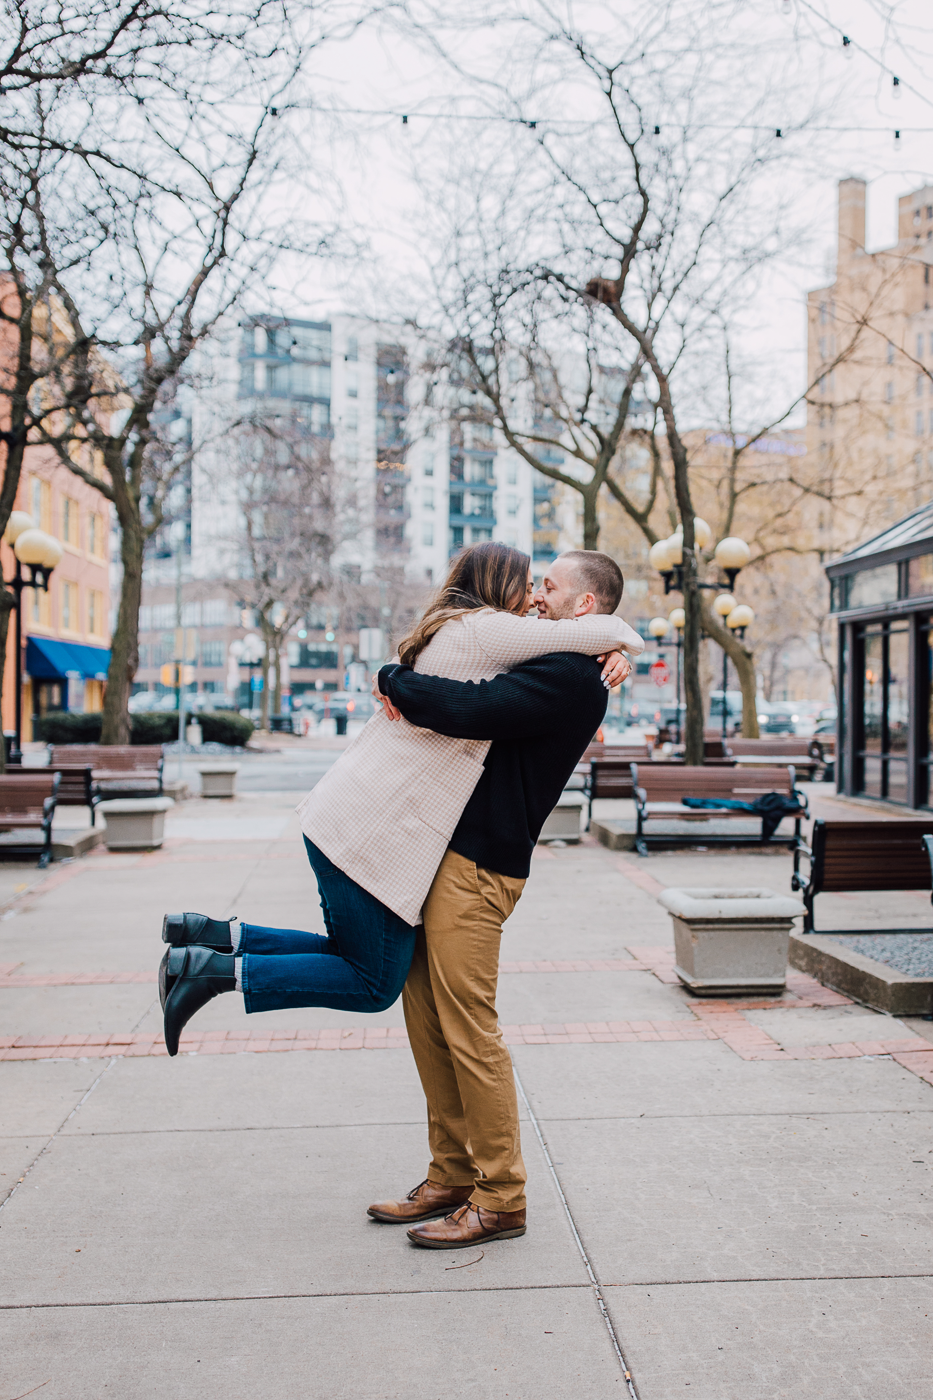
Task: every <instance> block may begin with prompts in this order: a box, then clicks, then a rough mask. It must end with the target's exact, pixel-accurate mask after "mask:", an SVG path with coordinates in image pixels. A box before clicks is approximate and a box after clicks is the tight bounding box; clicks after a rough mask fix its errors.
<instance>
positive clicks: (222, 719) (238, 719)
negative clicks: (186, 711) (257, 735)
mask: <svg viewBox="0 0 933 1400" xmlns="http://www.w3.org/2000/svg"><path fill="white" fill-rule="evenodd" d="M192 719H197V721H198V723H199V724H200V726H201V733H202V734H203V736H204V741H205V743H208V744H229V745H230V746H231V747H236V746H237V745H245V744H247V743H248V742H249V737H250V735H251V734H252V732H253V729H254V725H253V721H252V720H251V719H247V717H246V716H245V715H238V714H237V713H236V712H235V711H233V710H217V711H214V712H213V713H210V712H208V713H205V714H201V715H188V716H187V719H186V722H187V723H190V722H191V720H192ZM100 726H101V715H100V713H99V712H98V713H97V714H93V715H80V714H69V713H66V712H65V711H55V712H54V713H52V714H50V715H44V716H43V717H42V718H41V719H36V721H35V724H34V727H33V732H34V734H35V737H36V738H37V739H39V740H41V741H42V742H43V743H46V744H99V743H100ZM177 738H178V712H177V710H156V711H154V712H153V711H149V712H147V713H144V714H139V715H131V716H130V743H131V744H171V743H173V742H174V741H175V740H176V739H177Z"/></svg>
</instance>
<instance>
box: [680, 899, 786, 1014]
mask: <svg viewBox="0 0 933 1400" xmlns="http://www.w3.org/2000/svg"><path fill="white" fill-rule="evenodd" d="M659 898H660V901H661V903H662V904H663V905H664V907H665V909H667V910H669V911H670V914H671V918H672V919H673V921H674V951H675V954H676V959H677V960H676V964H675V968H674V970H675V972H676V973H677V976H678V977H679V978H680V980H681V982H683V984H684V986H685V987H688V988H689V989H690V991H691V992H694V993H695V994H696V995H697V996H722V995H724V994H726V993H729V994H732V993H737V992H741V993H745V994H752V993H755V994H759V993H763V992H780V991H782V990H783V988H784V985H785V982H786V979H787V949H788V942H789V939H790V930H791V925H792V923H793V921H794V919H795V918H797V917H798V915H802V914H803V912H804V910H803V905H802V903H801V902H800V900H799V899H792V898H790V896H788V895H777V894H775V893H774V891H773V890H766V889H736V890H722V889H684V890H677V889H671V890H664V892H663V893H662V894H661V895H660V896H659Z"/></svg>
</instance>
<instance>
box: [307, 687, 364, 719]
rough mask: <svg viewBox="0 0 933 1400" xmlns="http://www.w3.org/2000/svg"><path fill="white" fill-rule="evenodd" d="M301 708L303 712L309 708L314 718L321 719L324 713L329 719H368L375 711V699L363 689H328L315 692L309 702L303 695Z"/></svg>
mask: <svg viewBox="0 0 933 1400" xmlns="http://www.w3.org/2000/svg"><path fill="white" fill-rule="evenodd" d="M303 709H304V712H305V714H307V712H308V711H309V710H310V711H311V713H312V714H313V715H314V717H315V719H323V718H324V715H325V714H327V715H329V716H330V717H331V719H337V718H338V717H343V716H345V717H346V718H348V719H369V718H370V716H371V715H374V714H375V712H376V701H375V700H374V699H373V697H372V696H371V695H370V694H369V693H368V692H367V691H365V690H329V691H323V692H318V693H316V694H315V696H314V699H313V700H310V702H309V698H308V696H307V695H305V696H304V705H303Z"/></svg>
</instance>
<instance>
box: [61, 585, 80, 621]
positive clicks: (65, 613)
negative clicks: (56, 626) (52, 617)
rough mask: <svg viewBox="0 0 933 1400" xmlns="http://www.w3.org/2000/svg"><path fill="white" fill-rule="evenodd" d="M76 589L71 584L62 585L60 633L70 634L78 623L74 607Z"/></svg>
mask: <svg viewBox="0 0 933 1400" xmlns="http://www.w3.org/2000/svg"><path fill="white" fill-rule="evenodd" d="M76 591H77V590H76V589H75V586H74V584H73V583H62V631H63V632H71V631H72V630H73V629H74V627H75V624H76V623H77V621H78V614H77V609H76V607H75V602H76V601H77V600H76V597H75V594H76Z"/></svg>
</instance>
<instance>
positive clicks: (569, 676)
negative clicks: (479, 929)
mask: <svg viewBox="0 0 933 1400" xmlns="http://www.w3.org/2000/svg"><path fill="white" fill-rule="evenodd" d="M601 672H602V667H601V666H600V664H599V663H598V662H597V661H595V660H594V659H593V657H591V656H582V655H580V654H579V653H577V652H554V653H552V654H551V655H549V656H541V657H538V658H537V659H536V660H535V661H527V662H525V663H524V665H522V666H516V667H515V669H514V671H508V672H506V673H505V674H504V675H501V676H496V677H495V679H494V680H491V681H479V682H474V681H450V680H446V679H445V678H444V677H442V676H424V675H421V674H420V672H418V671H413V670H412V669H411V667H410V666H398V665H395V666H393V665H389V666H383V668H382V670H381V671H380V672H379V689H380V691H381V692H382V694H383V695H385V696H388V698H389V699H390V700H391V701H392V703H393V705H395V706H397V708H398V709H399V710H401V712H402V714H403V715H404V716H405V718H406V719H407V720H408V721H409V722H410V723H411V724H415V725H417V726H418V727H419V728H420V729H433V730H435V731H436V732H437V733H438V734H449V735H450V736H451V737H452V738H455V739H492V741H493V743H492V747H491V748H490V750H489V753H488V754H487V755H486V761H485V764H484V771H483V775H482V777H481V778H480V780H479V782H478V783H477V785H476V787H475V788H474V790H473V795H472V796H471V798H470V800H469V802H468V803H467V805H466V807H465V808H464V811H463V815H462V816H461V818H460V820H459V822H458V823H457V826H456V829H455V831H454V834H453V836H452V837H451V839H450V845H451V848H452V849H453V850H455V851H456V852H457V853H458V855H461V856H465V857H466V858H467V859H468V860H472V861H475V862H476V864H477V865H478V866H481V867H482V868H483V869H484V870H495V871H497V872H498V873H499V874H500V875H513V876H516V877H517V878H519V879H523V878H525V877H526V876H527V875H528V873H529V871H530V869H531V852H532V850H533V849H534V844H535V842H536V841H537V839H538V836H539V835H540V833H541V828H542V826H543V825H544V823H545V820H546V819H547V816H548V814H549V813H550V812H551V811H552V810H553V808H554V805H555V803H556V802H557V800H558V798H559V797H560V794H561V792H562V791H563V787H564V784H565V783H566V781H567V779H568V778H569V777H570V774H571V773H572V772H573V770H574V766H575V765H576V764H577V763H578V762H579V761H580V755H581V754H582V753H583V751H584V749H585V748H586V746H587V744H588V743H589V742H590V740H591V739H592V737H593V735H594V734H595V733H596V730H597V729H598V728H599V726H600V724H601V723H602V720H603V716H604V715H605V713H606V702H607V698H608V697H607V694H606V689H605V687H604V685H603V683H602V680H601Z"/></svg>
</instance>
